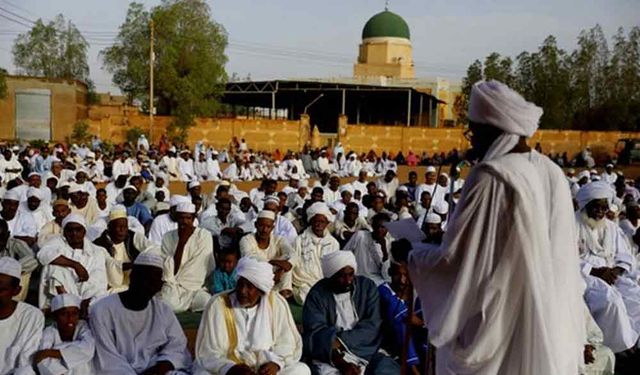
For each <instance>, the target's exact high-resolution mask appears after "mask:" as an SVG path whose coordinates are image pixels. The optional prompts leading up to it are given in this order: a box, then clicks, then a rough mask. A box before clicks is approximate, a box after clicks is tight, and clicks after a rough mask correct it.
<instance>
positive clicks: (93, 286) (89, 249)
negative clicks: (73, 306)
mask: <svg viewBox="0 0 640 375" xmlns="http://www.w3.org/2000/svg"><path fill="white" fill-rule="evenodd" d="M104 252H105V249H103V248H102V247H99V246H96V245H94V244H93V243H91V242H89V241H88V240H87V239H85V240H84V245H83V248H82V249H72V248H71V246H69V244H68V243H67V241H66V240H65V239H64V237H56V238H53V239H52V240H51V241H49V242H47V243H46V244H45V246H44V247H43V248H42V249H40V251H39V252H38V254H37V255H38V260H39V261H40V263H41V264H42V265H43V266H44V268H43V269H42V275H41V278H40V286H39V299H38V304H39V306H40V308H46V307H48V306H49V303H50V302H51V298H53V297H54V296H55V295H57V294H59V293H58V290H57V289H58V287H63V288H64V290H65V291H66V293H71V294H75V295H77V296H79V297H80V298H82V299H83V300H86V299H92V300H93V299H95V298H98V297H101V296H104V295H105V294H106V293H107V274H106V268H105V267H106V266H105V264H106V260H105V257H104ZM60 256H63V257H65V258H68V259H71V260H73V261H76V262H78V263H80V264H81V265H82V266H83V267H84V268H85V269H86V270H87V273H88V274H89V280H87V281H83V282H80V281H78V275H76V273H75V271H74V270H72V269H71V268H68V267H61V266H56V265H53V264H51V262H53V261H54V260H55V259H56V258H58V257H60Z"/></svg>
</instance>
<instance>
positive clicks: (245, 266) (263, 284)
mask: <svg viewBox="0 0 640 375" xmlns="http://www.w3.org/2000/svg"><path fill="white" fill-rule="evenodd" d="M241 277H244V278H245V279H247V280H248V281H249V282H250V283H251V284H253V286H255V287H256V288H258V289H260V290H261V291H262V292H264V293H269V292H270V291H271V289H272V288H273V284H274V282H273V266H272V265H271V264H269V263H267V262H263V261H260V260H257V259H255V258H251V257H243V258H240V260H239V261H238V266H237V267H236V280H238V279H239V278H241Z"/></svg>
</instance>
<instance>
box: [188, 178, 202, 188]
mask: <svg viewBox="0 0 640 375" xmlns="http://www.w3.org/2000/svg"><path fill="white" fill-rule="evenodd" d="M198 186H200V183H199V182H198V181H195V180H194V181H190V182H189V183H188V184H187V187H188V188H189V190H191V189H193V188H194V187H198Z"/></svg>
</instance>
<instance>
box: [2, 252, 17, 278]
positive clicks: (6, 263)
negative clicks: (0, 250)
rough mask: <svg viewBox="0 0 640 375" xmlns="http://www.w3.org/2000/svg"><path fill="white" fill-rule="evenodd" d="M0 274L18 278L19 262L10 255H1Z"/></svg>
mask: <svg viewBox="0 0 640 375" xmlns="http://www.w3.org/2000/svg"><path fill="white" fill-rule="evenodd" d="M0 274H3V275H7V276H11V277H13V278H16V279H20V276H21V274H22V266H21V265H20V262H18V261H17V260H15V259H13V258H11V257H2V258H0Z"/></svg>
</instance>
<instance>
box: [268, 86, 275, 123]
mask: <svg viewBox="0 0 640 375" xmlns="http://www.w3.org/2000/svg"><path fill="white" fill-rule="evenodd" d="M269 114H270V116H269V117H270V118H271V119H272V120H273V119H274V118H275V117H276V92H275V91H272V92H271V111H270V112H269Z"/></svg>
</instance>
